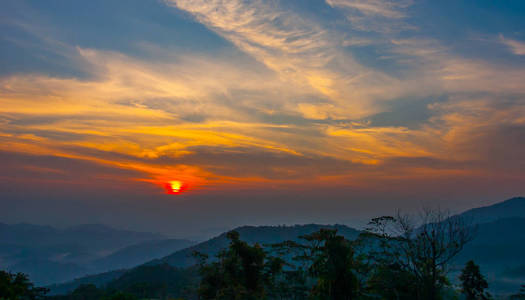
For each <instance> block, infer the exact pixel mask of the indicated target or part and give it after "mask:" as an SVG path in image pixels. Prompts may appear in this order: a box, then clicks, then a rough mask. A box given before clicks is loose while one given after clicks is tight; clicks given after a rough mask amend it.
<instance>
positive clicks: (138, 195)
mask: <svg viewBox="0 0 525 300" xmlns="http://www.w3.org/2000/svg"><path fill="white" fill-rule="evenodd" d="M0 166H1V168H0V222H6V223H18V222H29V223H36V224H51V225H55V226H68V225H72V224H81V223H104V224H108V225H112V226H116V227H119V228H127V229H133V230H143V231H157V232H162V233H166V234H169V235H174V236H180V237H202V236H207V235H212V234H215V233H218V232H220V231H222V230H225V229H229V228H233V227H235V226H239V225H244V224H250V225H261V224H296V223H314V222H315V223H344V224H349V225H352V226H360V225H362V224H365V223H366V220H367V219H369V218H371V217H375V216H379V215H383V214H392V213H394V212H395V211H397V210H402V211H415V210H417V209H420V208H421V207H422V206H438V207H441V208H446V209H450V210H451V211H461V210H465V209H468V208H471V207H477V206H482V205H488V204H491V203H495V202H498V201H502V200H504V199H506V198H510V197H512V196H523V195H524V194H525V184H524V182H525V2H524V1H517V0H516V1H513V0H509V1H492V0H476V1H474V0H469V1H467V0H460V1H458V0H444V1H433V0H399V1H389V0H368V1H364V0H282V1H279V0H265V1H262V0H127V1H120V0H90V1H84V0H72V1H62V0H48V1H41V0H32V1H29V0H4V1H1V3H0Z"/></svg>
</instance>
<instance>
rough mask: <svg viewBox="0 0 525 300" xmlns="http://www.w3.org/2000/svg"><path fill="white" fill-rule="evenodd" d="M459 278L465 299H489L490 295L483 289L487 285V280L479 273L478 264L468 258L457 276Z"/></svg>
mask: <svg viewBox="0 0 525 300" xmlns="http://www.w3.org/2000/svg"><path fill="white" fill-rule="evenodd" d="M459 279H460V280H461V287H462V292H463V294H465V297H466V298H465V299H466V300H485V299H489V298H490V295H489V294H488V293H485V289H486V288H488V287H489V285H488V283H487V281H486V280H485V278H484V277H483V275H482V274H481V272H480V270H479V266H478V265H476V264H475V263H474V261H472V260H470V261H468V262H467V264H466V265H465V268H464V269H463V270H462V271H461V275H460V276H459Z"/></svg>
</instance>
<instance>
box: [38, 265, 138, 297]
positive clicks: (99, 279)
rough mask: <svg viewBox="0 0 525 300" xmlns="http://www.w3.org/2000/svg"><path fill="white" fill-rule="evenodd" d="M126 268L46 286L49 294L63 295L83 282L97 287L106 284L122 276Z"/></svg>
mask: <svg viewBox="0 0 525 300" xmlns="http://www.w3.org/2000/svg"><path fill="white" fill-rule="evenodd" d="M127 271H128V270H114V271H109V272H104V273H100V274H95V275H89V276H84V277H82V278H77V279H75V280H72V281H69V282H66V283H58V284H53V285H49V286H48V288H50V290H51V291H50V293H49V294H50V295H64V294H67V293H69V292H71V291H72V290H74V289H76V288H77V287H79V286H80V285H83V284H94V285H96V286H97V287H102V286H106V285H107V283H108V282H111V281H112V280H116V279H118V278H119V277H120V276H122V275H123V274H124V273H126V272H127Z"/></svg>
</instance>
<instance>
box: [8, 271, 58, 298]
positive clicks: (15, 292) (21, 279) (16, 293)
mask: <svg viewBox="0 0 525 300" xmlns="http://www.w3.org/2000/svg"><path fill="white" fill-rule="evenodd" d="M47 292H48V289H46V288H40V287H35V286H34V285H33V283H32V282H31V281H29V278H28V277H27V275H25V274H23V273H16V274H13V273H9V272H6V271H0V299H1V300H26V299H27V300H34V299H43V298H44V295H45V294H46V293H47Z"/></svg>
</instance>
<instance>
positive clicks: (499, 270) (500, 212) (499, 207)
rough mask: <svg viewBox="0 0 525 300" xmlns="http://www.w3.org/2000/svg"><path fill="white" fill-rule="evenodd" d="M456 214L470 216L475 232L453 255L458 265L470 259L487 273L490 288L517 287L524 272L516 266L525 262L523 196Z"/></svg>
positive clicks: (512, 288) (505, 291)
mask: <svg viewBox="0 0 525 300" xmlns="http://www.w3.org/2000/svg"><path fill="white" fill-rule="evenodd" d="M459 216H462V217H465V218H467V219H470V220H471V221H472V222H473V223H474V224H475V225H476V227H477V230H476V231H477V232H476V235H475V238H474V240H473V241H472V242H470V243H469V244H467V245H466V246H465V248H464V249H463V251H462V252H461V253H460V254H459V255H458V257H457V258H456V260H455V262H456V264H457V268H458V269H459V268H460V267H462V265H463V264H464V263H465V262H466V261H468V260H470V259H473V260H474V261H475V262H476V263H477V264H479V265H480V267H481V271H482V272H483V273H484V274H485V275H486V276H487V279H488V281H489V285H490V287H491V290H492V291H494V292H497V293H500V294H502V293H503V294H504V293H510V292H513V291H516V290H518V289H519V286H520V285H521V284H523V275H524V274H522V273H521V272H523V271H522V270H523V267H522V269H520V268H519V266H525V198H523V197H516V198H511V199H508V200H506V201H502V202H499V203H496V204H494V205H490V206H485V207H480V208H474V209H471V210H468V211H466V212H464V213H462V214H460V215H459Z"/></svg>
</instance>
